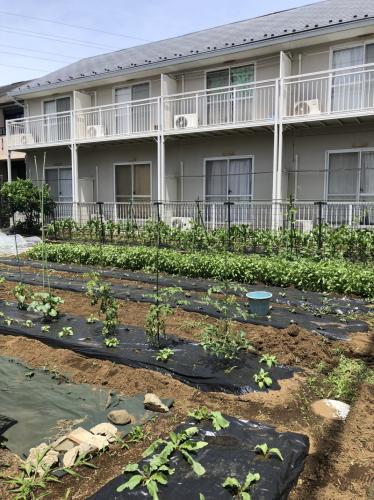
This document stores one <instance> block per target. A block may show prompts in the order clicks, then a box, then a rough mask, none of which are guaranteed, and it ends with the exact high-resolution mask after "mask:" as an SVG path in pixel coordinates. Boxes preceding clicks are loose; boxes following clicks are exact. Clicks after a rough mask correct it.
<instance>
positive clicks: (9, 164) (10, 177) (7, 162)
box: [6, 150, 12, 182]
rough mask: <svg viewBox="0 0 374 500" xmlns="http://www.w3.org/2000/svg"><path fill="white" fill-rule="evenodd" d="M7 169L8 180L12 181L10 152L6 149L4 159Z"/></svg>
mask: <svg viewBox="0 0 374 500" xmlns="http://www.w3.org/2000/svg"><path fill="white" fill-rule="evenodd" d="M6 165H7V171H8V182H12V152H11V151H9V150H8V153H7V159H6Z"/></svg>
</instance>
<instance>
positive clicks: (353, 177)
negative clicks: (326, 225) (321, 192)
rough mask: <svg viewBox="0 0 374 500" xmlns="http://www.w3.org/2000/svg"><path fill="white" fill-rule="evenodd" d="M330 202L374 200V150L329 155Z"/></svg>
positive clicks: (328, 195)
mask: <svg viewBox="0 0 374 500" xmlns="http://www.w3.org/2000/svg"><path fill="white" fill-rule="evenodd" d="M327 185H328V189H327V197H328V200H329V201H373V200H374V150H373V151H357V150H356V151H354V150H353V151H347V152H332V153H329V170H328V184H327Z"/></svg>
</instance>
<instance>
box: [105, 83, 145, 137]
mask: <svg viewBox="0 0 374 500" xmlns="http://www.w3.org/2000/svg"><path fill="white" fill-rule="evenodd" d="M148 98H149V83H148V82H146V83H139V84H136V85H132V86H128V87H119V88H116V89H115V91H114V100H115V102H116V103H118V104H119V106H118V107H117V108H116V133H117V134H119V135H122V134H128V133H130V132H145V131H147V130H150V128H151V123H150V112H149V107H148V105H147V104H146V103H138V104H136V102H135V104H133V102H134V101H138V100H142V99H148ZM126 103H127V104H126ZM121 104H123V105H121Z"/></svg>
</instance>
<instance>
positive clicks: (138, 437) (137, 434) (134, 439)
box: [120, 425, 149, 450]
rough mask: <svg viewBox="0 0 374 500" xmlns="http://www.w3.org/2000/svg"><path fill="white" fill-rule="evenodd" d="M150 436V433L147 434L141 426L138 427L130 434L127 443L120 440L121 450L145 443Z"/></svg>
mask: <svg viewBox="0 0 374 500" xmlns="http://www.w3.org/2000/svg"><path fill="white" fill-rule="evenodd" d="M148 436H149V432H146V431H145V430H144V429H143V427H142V426H141V425H136V426H135V427H134V428H133V430H132V431H131V432H130V433H129V434H128V436H127V438H126V441H124V440H123V439H122V438H120V443H121V448H126V449H127V450H128V449H129V448H130V447H129V444H131V443H139V442H140V441H144V440H145V439H147V437H148Z"/></svg>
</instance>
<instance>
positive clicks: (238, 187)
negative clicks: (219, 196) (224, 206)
mask: <svg viewBox="0 0 374 500" xmlns="http://www.w3.org/2000/svg"><path fill="white" fill-rule="evenodd" d="M251 193H252V160H251V159H250V158H242V159H232V160H230V161H229V190H228V194H229V196H232V197H238V198H244V199H248V198H249V197H250V196H251Z"/></svg>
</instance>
